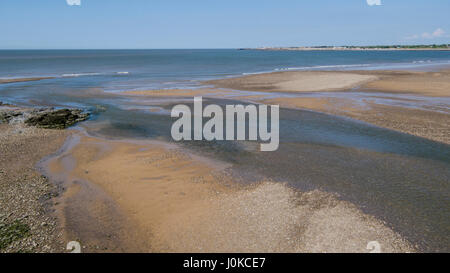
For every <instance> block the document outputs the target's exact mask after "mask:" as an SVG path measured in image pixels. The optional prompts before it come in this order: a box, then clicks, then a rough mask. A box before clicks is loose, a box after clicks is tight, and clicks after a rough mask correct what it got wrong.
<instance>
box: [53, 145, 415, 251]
mask: <svg viewBox="0 0 450 273" xmlns="http://www.w3.org/2000/svg"><path fill="white" fill-rule="evenodd" d="M96 145H100V146H101V147H105V145H106V146H108V149H107V150H106V151H105V150H104V149H103V148H99V149H95V148H94V147H93V146H96ZM100 150H101V151H103V153H102V154H101V155H99V153H98V151H100ZM67 152H68V153H69V154H70V156H71V157H73V159H74V160H75V161H76V163H77V164H76V166H75V167H74V168H73V169H72V170H71V171H70V172H69V173H68V174H69V176H70V177H71V178H72V180H81V181H86V182H87V181H88V182H89V183H92V184H93V185H96V186H98V187H99V188H100V189H101V190H102V191H103V192H104V193H105V194H106V195H107V196H109V197H110V198H111V200H113V203H114V204H115V205H116V206H117V208H118V211H120V212H122V213H123V214H124V216H125V217H124V218H120V217H118V218H117V219H118V220H117V221H119V222H120V223H119V224H118V225H114V224H113V225H112V226H120V227H124V229H119V230H118V232H119V234H127V233H128V234H131V233H132V234H134V235H133V236H134V237H133V238H132V239H131V238H129V236H126V235H124V236H123V238H128V241H127V242H128V244H129V245H124V244H122V243H121V241H117V242H116V243H117V244H119V245H121V247H122V248H120V249H122V250H125V251H126V250H127V249H133V250H136V249H137V250H138V251H153V252H190V251H194V252H311V251H312V252H368V250H367V249H366V245H367V243H368V242H369V241H373V240H377V241H378V242H380V244H381V245H382V250H383V251H385V252H409V251H413V250H414V249H413V248H412V247H411V246H410V245H409V243H407V242H406V241H405V240H403V239H402V238H401V237H400V236H399V235H398V234H396V233H395V232H393V231H392V230H391V229H389V228H387V227H386V226H385V225H384V224H383V223H382V222H380V221H378V220H376V219H375V218H374V217H371V216H367V215H364V214H363V213H362V212H360V211H359V210H358V209H357V208H356V207H355V206H353V205H352V204H350V203H348V202H344V201H340V200H338V199H337V198H336V197H335V196H333V195H330V194H326V193H322V192H319V191H314V192H298V191H296V190H293V189H292V188H290V187H288V186H286V185H284V184H279V183H274V182H261V183H256V184H252V185H247V186H243V185H240V184H236V183H234V181H233V178H232V176H227V175H224V173H227V168H228V167H229V165H228V164H225V163H222V162H219V161H212V160H209V159H206V158H200V157H199V156H193V155H192V154H190V153H189V150H185V149H181V148H179V147H177V146H174V145H172V144H166V143H160V142H153V141H143V142H132V141H112V140H104V139H98V138H92V137H82V139H81V141H80V143H79V144H77V145H76V146H74V147H73V148H72V149H71V150H69V151H67ZM61 164H63V163H62V162H61V158H58V157H57V158H55V159H53V160H52V162H50V165H49V166H51V167H52V168H53V169H54V170H57V169H58V168H61V167H58V165H61ZM71 198H73V197H71ZM72 201H73V202H72V203H67V202H66V203H65V206H67V207H71V206H74V205H75V204H76V205H80V206H83V203H79V202H77V201H76V199H72ZM110 213H111V211H110V212H109V213H108V214H104V213H101V215H110ZM64 217H82V215H70V214H65V215H64ZM108 219H109V220H111V219H113V220H114V219H115V218H114V217H112V218H111V217H110V218H108ZM72 220H76V219H72ZM94 220H95V221H97V222H98V221H100V223H101V222H102V221H105V220H104V219H101V218H99V219H94ZM77 222H78V220H77ZM113 222H114V221H113ZM92 224H93V225H95V224H94V223H92ZM99 226H102V227H105V228H106V229H107V228H108V227H110V226H111V225H110V224H108V225H104V224H99ZM74 228H76V227H74ZM78 235H79V236H80V237H81V239H82V240H84V241H85V242H86V240H87V242H89V236H87V235H84V234H83V233H78ZM133 242H134V243H137V242H140V245H139V247H138V246H136V245H134V246H133ZM88 244H89V243H88Z"/></svg>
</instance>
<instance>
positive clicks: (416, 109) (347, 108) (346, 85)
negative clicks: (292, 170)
mask: <svg viewBox="0 0 450 273" xmlns="http://www.w3.org/2000/svg"><path fill="white" fill-rule="evenodd" d="M206 84H211V85H215V86H216V88H201V89H195V90H179V89H176V90H148V91H130V92H125V94H127V95H139V96H148V97H193V96H204V97H214V98H233V99H237V100H244V101H250V102H256V103H264V104H275V105H280V106H281V107H286V108H297V109H308V110H313V111H318V112H323V113H328V114H332V115H338V116H345V117H350V118H353V119H357V120H361V121H364V122H368V123H371V124H374V125H376V126H380V127H384V128H389V129H393V130H397V131H400V132H404V133H408V134H412V135H416V136H420V137H424V138H427V139H431V140H434V141H439V142H443V143H447V144H449V143H450V122H446V121H448V119H449V114H450V104H449V103H448V102H447V101H448V100H442V99H439V98H449V97H450V70H448V69H444V70H441V71H439V72H417V71H348V72H347V71H342V72H341V71H340V72H336V71H326V72H324V71H314V72H312V71H306V72H305V71H300V72H298V71H291V72H277V73H268V74H258V75H250V76H244V77H238V78H229V79H222V80H215V81H208V82H206ZM240 90H245V91H248V92H242V91H240ZM325 90H326V92H325V93H324V92H323V91H325ZM332 92H339V93H340V94H342V96H340V97H336V96H334V95H332V94H331V93H332ZM354 92H358V93H359V94H358V95H360V94H366V96H367V97H366V98H361V96H359V98H356V97H355V96H354V95H353V94H354ZM383 93H386V94H392V95H393V96H394V97H392V96H391V97H388V98H387V99H389V100H396V101H397V102H396V103H395V105H394V104H392V103H391V104H386V103H384V102H383V101H382V100H380V99H377V97H378V98H381V99H383V98H382V97H383ZM411 95H412V97H411ZM414 95H417V97H413V96H414ZM426 97H436V98H435V99H434V101H435V102H436V103H435V104H434V105H435V106H425V107H420V106H421V104H423V101H424V98H426ZM427 100H429V99H427ZM440 101H442V102H441V103H439V102H440Z"/></svg>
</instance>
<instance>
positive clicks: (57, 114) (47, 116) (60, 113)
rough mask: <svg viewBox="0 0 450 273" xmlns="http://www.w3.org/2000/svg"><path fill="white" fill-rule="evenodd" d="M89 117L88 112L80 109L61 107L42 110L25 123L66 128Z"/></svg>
mask: <svg viewBox="0 0 450 273" xmlns="http://www.w3.org/2000/svg"><path fill="white" fill-rule="evenodd" d="M88 118H89V114H88V113H83V112H82V110H79V109H74V110H71V109H60V110H51V109H47V110H45V111H40V112H37V113H33V115H32V116H31V117H30V118H28V119H27V120H25V124H27V125H31V126H36V127H39V128H45V129H65V128H67V127H70V126H72V125H74V124H76V123H77V122H80V121H84V120H86V119H88Z"/></svg>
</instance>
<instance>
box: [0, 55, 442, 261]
mask: <svg viewBox="0 0 450 273" xmlns="http://www.w3.org/2000/svg"><path fill="white" fill-rule="evenodd" d="M449 64H450V51H380V52H375V51H367V52H361V51H312V52H303V51H297V52H281V51H239V50H104V51H97V50H82V51H81V50H74V51H0V78H22V77H41V76H53V77H56V78H55V79H48V80H42V81H35V82H18V83H10V84H0V101H3V102H10V103H14V104H23V105H43V106H45V105H51V106H57V107H58V106H59V107H68V106H69V107H81V108H84V109H88V110H91V111H94V113H95V115H94V116H93V118H92V119H91V120H90V121H88V122H86V123H83V127H85V129H86V130H87V131H88V132H89V133H90V134H93V135H99V136H102V137H115V138H121V137H126V138H158V139H165V140H167V141H171V138H170V127H171V124H172V122H173V120H172V119H171V118H170V116H169V114H168V113H170V109H171V107H172V106H173V105H174V104H178V103H180V102H182V103H191V100H186V99H185V98H170V100H164V99H152V98H141V97H139V98H136V97H133V96H126V95H123V94H122V95H118V94H117V93H115V91H121V90H131V89H157V88H179V87H183V88H185V87H188V88H195V87H199V86H200V83H199V81H201V80H206V79H214V78H223V77H233V76H239V75H242V74H246V73H261V72H270V71H278V70H288V69H297V70H301V69H324V70H326V69H344V70H345V69H404V68H408V69H423V70H428V69H432V68H436V67H437V66H440V65H446V66H448V65H449ZM98 89H100V90H106V91H111V92H95V90H98ZM353 95H354V94H353ZM437 100H439V101H440V102H441V103H444V104H446V105H447V102H446V101H444V100H443V99H442V98H437ZM210 102H214V103H219V104H224V103H237V102H230V101H229V100H217V101H215V100H211V101H210ZM99 106H101V107H99ZM99 108H101V109H103V110H104V111H101V112H97V113H96V112H95V110H96V109H99ZM152 109H159V110H161V111H160V112H156V113H155V112H153V111H149V110H152ZM442 122H445V120H443V121H442ZM247 144H248V143H244V144H242V143H239V142H221V143H210V142H195V143H193V142H189V143H182V144H181V145H185V146H187V147H188V148H192V151H195V152H198V153H201V154H203V155H206V156H211V157H215V158H220V159H221V160H225V161H228V162H229V163H231V164H232V165H233V170H234V171H235V172H237V173H239V175H242V176H245V177H246V178H247V180H248V181H252V179H255V180H257V179H259V177H261V176H263V177H265V178H269V179H270V180H272V181H280V182H288V183H290V185H292V186H293V187H296V188H299V189H302V190H305V189H306V190H309V189H316V188H319V189H322V190H326V191H331V192H335V193H338V194H339V195H340V196H341V197H342V198H343V199H346V200H350V201H351V202H353V203H355V204H357V205H358V206H359V207H360V208H361V209H363V210H364V211H365V212H368V213H370V214H373V215H376V216H378V217H379V218H381V219H382V220H385V221H386V222H387V223H388V225H389V226H391V227H393V228H394V229H395V230H396V231H399V232H400V233H401V234H402V235H404V236H405V237H406V238H407V239H409V240H410V241H412V242H413V243H415V244H418V245H419V246H420V247H421V249H422V250H425V251H444V252H448V251H449V248H450V231H449V227H450V214H449V210H448V208H449V207H450V188H449V183H448V182H449V181H450V146H449V145H446V144H442V143H437V142H433V141H430V140H426V139H422V138H419V137H414V136H411V135H406V134H402V133H399V132H394V131H390V130H387V129H383V128H377V127H374V126H370V125H367V124H363V123H360V122H356V121H353V120H349V119H345V118H339V117H333V116H329V115H325V114H320V113H314V112H308V111H302V110H288V109H282V111H281V112H280V149H279V150H278V151H276V152H272V153H261V152H259V151H258V149H256V150H255V151H253V150H248V149H247V148H246V147H247ZM375 239H376V238H375Z"/></svg>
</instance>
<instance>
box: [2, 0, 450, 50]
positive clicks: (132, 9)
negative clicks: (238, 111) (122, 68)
mask: <svg viewBox="0 0 450 273" xmlns="http://www.w3.org/2000/svg"><path fill="white" fill-rule="evenodd" d="M70 1H75V2H76V1H78V0H70ZM372 1H377V0H372ZM381 2H382V5H380V6H377V5H373V6H369V5H368V4H367V2H366V0H81V5H80V6H76V5H74V6H70V5H68V4H67V2H66V0H38V1H36V0H0V33H1V35H0V48H2V49H24V48H36V49H42V48H61V49H63V48H83V49H84V48H238V47H259V46H309V45H374V44H399V43H400V44H422V43H426V44H430V43H450V19H449V18H450V17H449V14H450V1H449V0H381Z"/></svg>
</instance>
